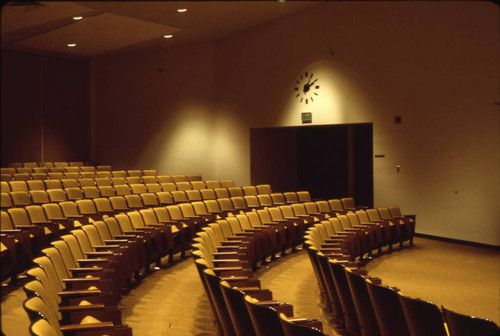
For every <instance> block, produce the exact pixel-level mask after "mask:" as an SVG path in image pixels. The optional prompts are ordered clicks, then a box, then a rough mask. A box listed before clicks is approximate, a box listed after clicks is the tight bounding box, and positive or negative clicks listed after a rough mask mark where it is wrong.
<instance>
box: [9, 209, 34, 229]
mask: <svg viewBox="0 0 500 336" xmlns="http://www.w3.org/2000/svg"><path fill="white" fill-rule="evenodd" d="M7 211H8V213H9V215H10V218H11V219H12V223H13V224H14V226H17V225H30V224H31V221H30V219H29V216H28V213H27V212H26V209H24V208H10V209H9V210H7Z"/></svg>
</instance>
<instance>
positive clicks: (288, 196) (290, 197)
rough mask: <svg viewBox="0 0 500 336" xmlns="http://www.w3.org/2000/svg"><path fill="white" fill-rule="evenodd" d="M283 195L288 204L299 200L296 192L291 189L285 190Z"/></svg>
mask: <svg viewBox="0 0 500 336" xmlns="http://www.w3.org/2000/svg"><path fill="white" fill-rule="evenodd" d="M283 195H284V196H285V200H286V202H287V203H289V204H291V203H298V202H299V197H298V196H297V193H295V192H293V191H287V192H285V193H284V194H283Z"/></svg>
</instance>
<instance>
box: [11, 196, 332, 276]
mask: <svg viewBox="0 0 500 336" xmlns="http://www.w3.org/2000/svg"><path fill="white" fill-rule="evenodd" d="M178 193H180V194H181V195H184V198H180V199H177V196H175V195H176V194H175V193H174V192H172V193H168V192H162V193H158V194H153V193H149V194H141V195H125V196H112V197H109V198H102V197H101V198H95V199H92V200H91V199H81V200H77V201H62V202H51V203H43V204H40V205H29V206H26V207H16V208H8V209H7V210H5V211H4V210H2V221H1V225H2V226H1V228H2V232H3V233H5V234H9V235H10V236H16V235H17V236H19V235H21V236H23V235H24V238H23V239H22V241H24V242H25V241H26V240H28V241H29V240H31V246H32V250H33V251H35V252H36V251H39V250H40V248H41V247H42V246H44V242H47V241H50V240H51V239H54V238H55V237H57V236H58V235H60V234H61V233H64V232H65V230H68V229H71V228H72V227H73V226H72V224H73V221H74V220H80V219H82V218H84V217H85V216H87V217H88V216H94V217H96V216H97V217H98V216H99V215H102V214H108V215H109V214H113V213H117V212H120V211H129V210H132V209H143V208H157V207H160V208H161V207H165V206H166V207H167V209H170V211H174V209H177V207H174V206H173V205H174V204H175V203H176V202H175V201H179V202H177V203H178V205H179V206H178V208H179V209H180V215H179V211H176V212H175V213H172V214H171V216H173V217H174V219H175V220H178V219H180V218H185V217H194V216H205V215H207V214H209V213H211V214H216V215H219V214H225V213H236V212H238V211H242V210H249V209H259V208H263V207H268V206H273V204H272V203H270V202H269V199H270V197H269V195H258V196H245V197H244V198H242V197H233V198H231V199H229V198H223V199H217V200H216V199H210V200H205V201H192V202H190V200H188V199H186V196H185V194H184V192H178ZM172 194H173V195H172ZM264 196H267V197H264ZM295 198H297V199H298V197H297V196H296V197H295ZM261 200H265V201H267V202H259V201H261ZM283 200H284V197H283ZM330 202H331V203H332V204H337V206H341V203H340V201H339V200H330ZM280 204H284V203H280ZM318 208H319V209H318ZM272 210H273V209H271V215H272V217H273V219H274V220H283V218H282V217H283V215H282V213H283V214H284V216H286V217H287V218H292V217H296V216H305V215H307V214H308V213H317V212H320V211H323V212H324V211H326V212H328V211H331V207H330V206H329V204H328V203H327V202H325V201H323V202H317V204H316V203H314V202H306V203H294V204H291V205H281V207H280V208H279V210H278V211H274V212H273V211H272ZM165 219H166V220H170V219H168V218H165ZM20 230H21V231H24V232H18V231H20ZM28 233H29V235H31V236H32V237H31V239H27V238H26V237H25V236H26V235H28ZM17 236H16V237H17ZM18 239H21V238H18ZM7 240H8V236H4V238H3V241H5V242H7ZM11 244H12V242H10V245H11ZM26 245H29V244H27V243H26V242H25V243H24V247H23V248H22V249H21V251H19V255H18V257H21V256H24V258H21V259H22V260H27V261H29V260H30V256H31V255H32V253H29V251H30V250H29V249H28V248H27V247H26ZM11 248H12V247H11ZM10 255H11V256H12V255H14V252H13V253H11V254H10ZM5 258H7V256H5ZM24 265H25V263H20V265H19V266H20V267H16V268H14V269H12V270H11V271H15V272H19V271H22V270H23V267H22V266H24ZM5 269H7V268H5ZM9 274H10V273H9ZM9 274H4V276H3V278H2V280H4V279H5V277H6V276H8V275H9ZM14 279H15V278H14Z"/></svg>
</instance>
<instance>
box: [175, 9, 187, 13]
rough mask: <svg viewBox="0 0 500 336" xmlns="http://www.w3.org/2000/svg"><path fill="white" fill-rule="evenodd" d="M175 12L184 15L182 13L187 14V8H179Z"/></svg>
mask: <svg viewBox="0 0 500 336" xmlns="http://www.w3.org/2000/svg"><path fill="white" fill-rule="evenodd" d="M177 11H178V12H179V13H184V12H187V8H179V9H178V10H177Z"/></svg>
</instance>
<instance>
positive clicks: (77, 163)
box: [7, 161, 95, 168]
mask: <svg viewBox="0 0 500 336" xmlns="http://www.w3.org/2000/svg"><path fill="white" fill-rule="evenodd" d="M86 166H95V165H94V164H93V163H90V162H83V161H45V162H36V161H27V162H9V163H7V167H9V168H23V167H24V168H36V167H49V168H50V167H63V168H64V167H86Z"/></svg>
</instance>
